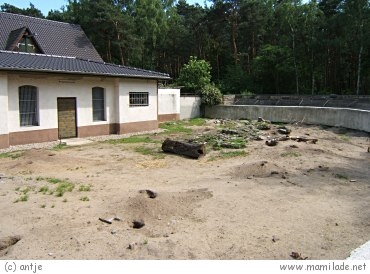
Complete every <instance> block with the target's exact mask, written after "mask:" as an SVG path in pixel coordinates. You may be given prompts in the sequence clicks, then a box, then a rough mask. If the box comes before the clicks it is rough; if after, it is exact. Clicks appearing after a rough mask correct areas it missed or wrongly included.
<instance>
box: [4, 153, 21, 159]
mask: <svg viewBox="0 0 370 274" xmlns="http://www.w3.org/2000/svg"><path fill="white" fill-rule="evenodd" d="M21 156H23V152H5V153H0V159H1V158H11V159H13V160H14V159H17V158H19V157H21Z"/></svg>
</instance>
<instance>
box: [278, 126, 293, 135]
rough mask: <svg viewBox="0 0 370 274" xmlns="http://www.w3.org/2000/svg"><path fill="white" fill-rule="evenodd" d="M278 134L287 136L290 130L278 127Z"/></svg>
mask: <svg viewBox="0 0 370 274" xmlns="http://www.w3.org/2000/svg"><path fill="white" fill-rule="evenodd" d="M278 132H279V133H280V134H284V135H289V134H290V133H291V132H292V130H291V129H289V128H287V127H279V128H278Z"/></svg>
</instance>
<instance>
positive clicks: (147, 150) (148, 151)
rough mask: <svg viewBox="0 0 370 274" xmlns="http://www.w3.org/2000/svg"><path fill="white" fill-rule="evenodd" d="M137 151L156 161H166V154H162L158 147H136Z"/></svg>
mask: <svg viewBox="0 0 370 274" xmlns="http://www.w3.org/2000/svg"><path fill="white" fill-rule="evenodd" d="M135 151H136V152H138V153H141V154H143V155H150V156H152V157H153V158H154V159H164V158H165V157H166V154H164V153H162V151H161V150H160V148H158V147H147V146H140V147H136V148H135Z"/></svg>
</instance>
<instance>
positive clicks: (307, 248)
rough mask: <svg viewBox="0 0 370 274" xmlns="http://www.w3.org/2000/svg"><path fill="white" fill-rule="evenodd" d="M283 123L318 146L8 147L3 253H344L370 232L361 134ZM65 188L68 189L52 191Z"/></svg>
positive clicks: (368, 157) (1, 198)
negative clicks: (187, 152)
mask: <svg viewBox="0 0 370 274" xmlns="http://www.w3.org/2000/svg"><path fill="white" fill-rule="evenodd" d="M214 125H215V124H214V122H213V121H208V123H207V125H206V126H203V127H197V126H195V127H193V132H194V134H195V133H198V132H202V131H203V130H208V131H209V130H211V128H214V127H215V126H214ZM289 127H290V128H291V129H292V134H293V135H301V136H309V137H312V138H317V139H318V140H319V141H318V142H317V143H316V144H312V143H305V142H296V141H293V140H288V141H285V142H279V143H278V145H277V146H274V147H269V146H266V145H265V142H264V141H251V142H248V144H247V147H246V148H245V149H243V150H244V151H245V152H246V154H245V155H242V156H238V157H230V158H226V157H220V153H221V152H224V151H226V149H224V150H221V151H209V152H208V153H207V154H206V155H205V156H204V157H201V158H199V159H198V160H194V159H189V158H186V157H182V156H178V155H173V154H164V153H162V152H161V143H160V142H158V143H131V144H109V143H102V142H94V143H92V144H89V145H84V146H77V147H65V148H63V149H60V150H50V149H32V150H25V151H22V152H13V153H12V154H11V155H12V157H2V158H1V159H0V173H1V174H2V177H1V179H0V215H1V220H0V256H1V257H0V258H1V259H212V260H213V259H215V260H216V259H284V260H285V259H293V258H292V257H291V256H290V255H291V254H292V252H297V253H299V254H301V257H302V258H307V259H345V258H347V257H348V256H349V255H350V253H351V251H352V250H354V249H355V248H357V247H358V246H360V245H362V244H364V243H365V242H367V241H368V240H369V239H370V207H369V201H370V168H369V166H370V153H368V152H367V147H368V145H369V141H368V135H367V134H365V133H361V132H356V131H350V130H345V129H340V128H321V127H317V126H306V125H289ZM264 134H265V135H267V134H271V132H264ZM166 137H168V136H167V135H163V134H157V135H153V136H151V138H157V139H158V141H163V140H164V139H165V138H166ZM170 137H172V138H177V139H179V140H180V139H181V138H185V137H184V136H181V135H179V134H174V135H172V136H170ZM187 137H189V136H187ZM138 148H150V149H152V151H153V149H154V151H156V152H155V153H154V154H153V153H152V154H148V155H145V154H144V153H143V152H142V150H141V152H140V151H138V150H139V149H138ZM228 151H229V150H228ZM0 155H1V154H0ZM8 156H9V155H8ZM58 180H59V181H58ZM63 183H64V184H65V185H66V186H68V185H69V186H72V187H74V188H73V190H71V189H70V190H71V191H70V192H68V191H67V192H66V193H62V195H61V194H59V195H60V196H62V197H57V196H58V191H57V187H58V186H60V185H61V184H63ZM147 189H149V190H152V191H155V192H156V193H157V194H158V195H157V197H156V198H154V199H152V198H149V197H148V195H147V193H146V192H145V191H144V192H143V191H141V192H140V190H147ZM22 200H24V201H22ZM114 217H118V219H116V220H112V224H108V223H105V222H102V221H100V220H99V218H104V219H111V218H114ZM134 220H142V221H143V222H144V223H145V226H143V227H142V228H139V229H136V228H133V221H134ZM14 236H19V239H20V240H19V241H17V240H14V238H12V237H14ZM12 241H13V242H12ZM15 242H16V243H15ZM7 243H9V244H8V245H9V247H7V246H8V245H7Z"/></svg>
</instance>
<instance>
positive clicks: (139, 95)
mask: <svg viewBox="0 0 370 274" xmlns="http://www.w3.org/2000/svg"><path fill="white" fill-rule="evenodd" d="M129 97H130V107H143V106H149V92H130V93H129Z"/></svg>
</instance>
